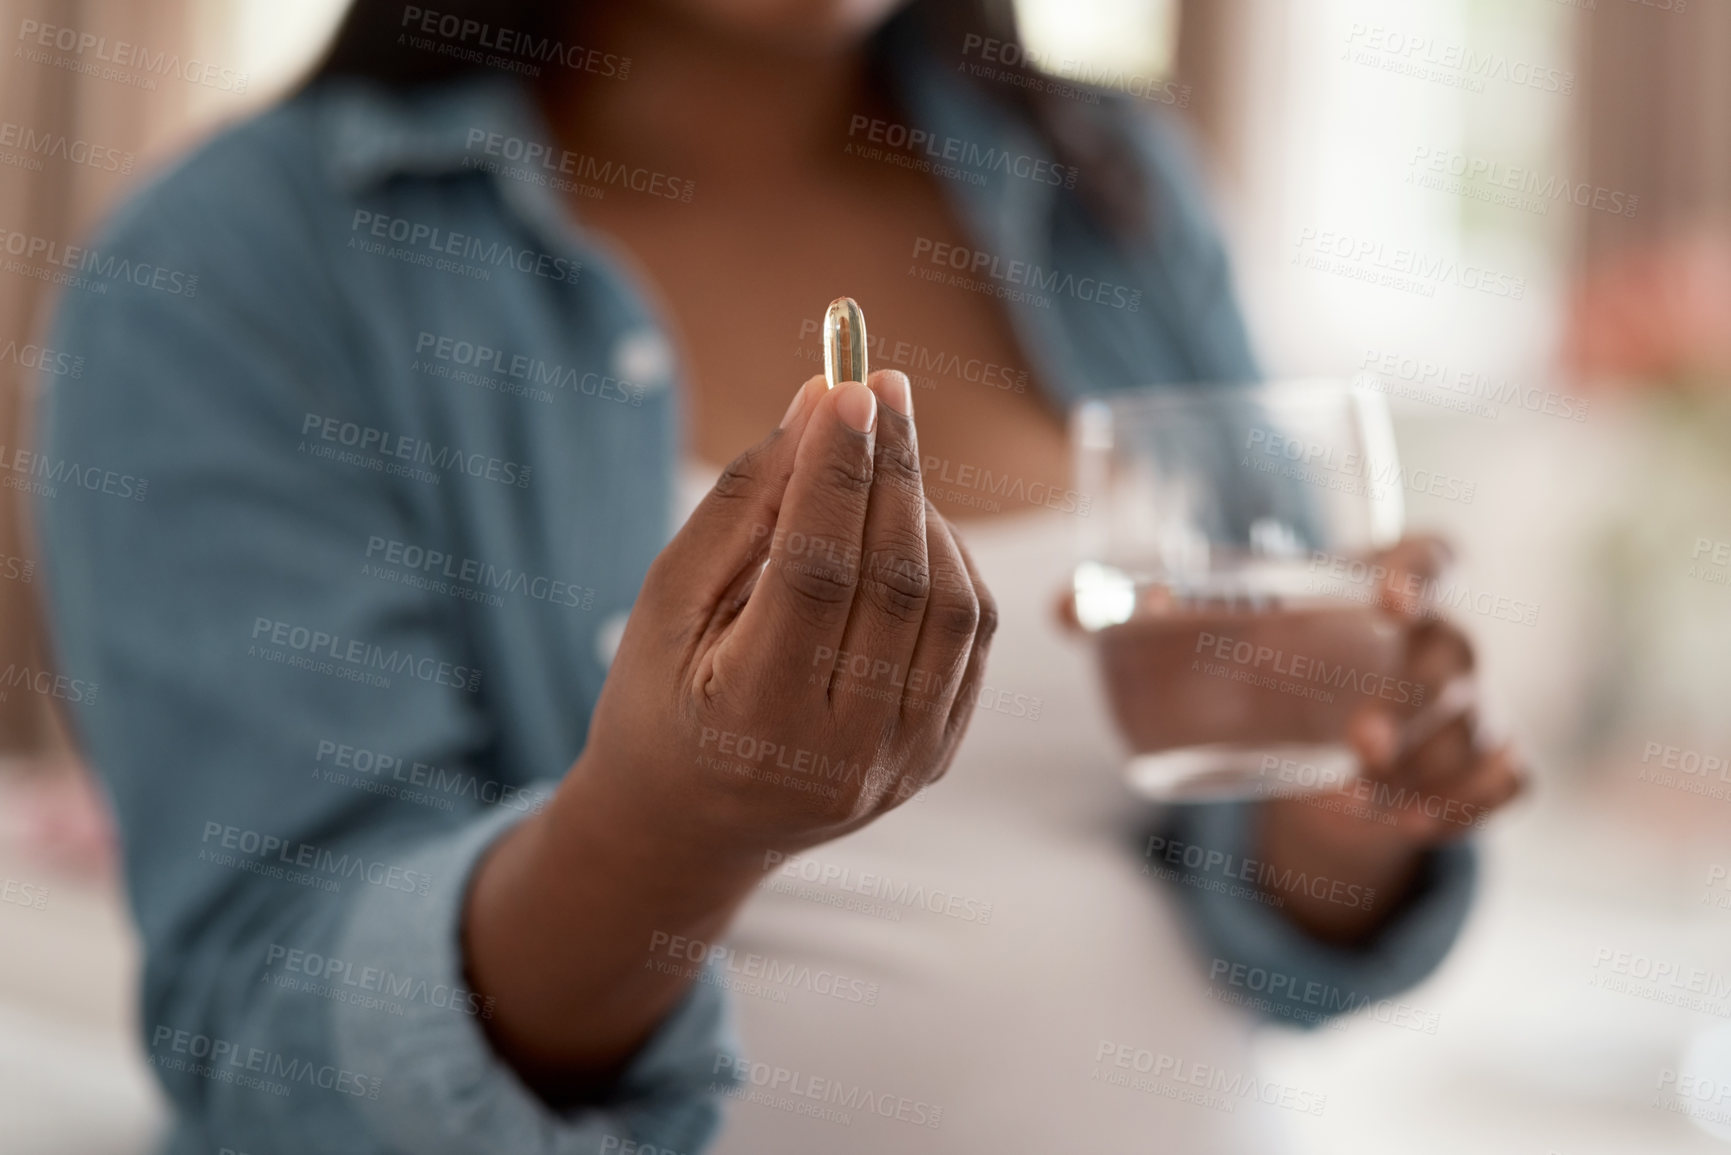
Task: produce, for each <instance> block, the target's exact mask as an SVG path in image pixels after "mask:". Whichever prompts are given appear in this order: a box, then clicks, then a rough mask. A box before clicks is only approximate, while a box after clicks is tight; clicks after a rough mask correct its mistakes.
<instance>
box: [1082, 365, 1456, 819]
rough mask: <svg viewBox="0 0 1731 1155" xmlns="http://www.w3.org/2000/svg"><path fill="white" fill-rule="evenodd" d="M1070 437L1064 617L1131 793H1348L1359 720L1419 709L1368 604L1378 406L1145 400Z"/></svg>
mask: <svg viewBox="0 0 1731 1155" xmlns="http://www.w3.org/2000/svg"><path fill="white" fill-rule="evenodd" d="M1071 427H1072V435H1073V437H1074V439H1075V448H1076V462H1077V465H1076V469H1077V483H1076V488H1077V490H1078V491H1079V492H1080V493H1082V494H1085V495H1087V496H1088V498H1089V500H1090V504H1091V510H1090V514H1089V516H1088V517H1086V518H1079V519H1077V522H1078V525H1079V527H1080V528H1079V534H1080V543H1079V544H1080V560H1079V562H1078V564H1077V566H1076V569H1075V590H1074V593H1075V601H1074V609H1075V614H1076V618H1077V620H1078V621H1079V622H1080V624H1081V625H1082V627H1083V628H1084V629H1085V630H1087V631H1090V632H1091V633H1092V634H1093V635H1094V642H1095V645H1096V649H1097V653H1098V656H1099V660H1100V665H1101V673H1102V677H1103V679H1104V682H1105V687H1106V691H1107V694H1108V697H1109V698H1110V700H1111V703H1112V710H1113V714H1114V717H1115V718H1116V720H1117V722H1118V726H1119V729H1120V730H1121V732H1122V733H1123V734H1124V736H1125V738H1126V739H1127V741H1128V742H1129V745H1130V748H1131V750H1132V752H1133V754H1132V758H1131V762H1130V765H1129V767H1128V774H1129V777H1130V780H1131V782H1132V784H1133V785H1134V786H1135V787H1136V789H1138V790H1139V791H1140V792H1142V793H1144V794H1146V795H1149V796H1151V797H1155V798H1160V799H1166V800H1175V801H1183V800H1197V801H1199V800H1204V799H1217V798H1232V797H1248V796H1257V795H1261V794H1265V793H1274V792H1279V791H1294V792H1298V791H1307V790H1315V789H1328V788H1331V787H1335V786H1339V785H1342V784H1344V783H1345V782H1346V781H1347V780H1348V779H1349V778H1350V777H1351V776H1352V774H1353V773H1354V768H1355V766H1356V759H1355V758H1354V756H1353V754H1352V751H1351V749H1350V747H1349V746H1348V745H1347V743H1346V728H1347V724H1348V721H1349V720H1350V718H1351V717H1352V716H1353V714H1354V712H1355V711H1357V710H1358V709H1360V708H1362V707H1364V706H1367V705H1378V706H1381V707H1383V708H1386V709H1390V710H1393V711H1396V712H1397V713H1398V712H1400V711H1401V710H1402V709H1403V707H1404V706H1412V705H1416V703H1417V701H1418V699H1419V698H1422V691H1417V692H1416V693H1415V688H1414V687H1412V686H1411V685H1410V684H1409V683H1406V682H1404V681H1403V680H1402V679H1401V678H1400V663H1401V660H1402V655H1403V641H1402V633H1401V629H1400V626H1399V624H1398V623H1397V622H1395V621H1394V620H1393V619H1392V618H1391V617H1390V616H1389V615H1387V614H1385V613H1383V612H1381V611H1379V610H1378V609H1377V608H1376V604H1375V603H1376V600H1377V596H1378V591H1377V588H1376V585H1375V580H1374V579H1375V574H1376V570H1375V568H1374V565H1375V563H1374V558H1375V556H1376V554H1377V552H1378V551H1380V550H1382V549H1384V548H1386V547H1387V546H1390V545H1392V544H1393V543H1394V542H1395V541H1396V540H1397V539H1398V538H1399V536H1400V533H1401V523H1402V520H1403V517H1404V503H1403V501H1402V477H1401V472H1400V463H1399V457H1398V455H1397V453H1396V451H1395V443H1394V433H1393V428H1392V426H1391V425H1390V422H1389V417H1388V411H1387V408H1386V406H1385V405H1384V403H1383V399H1382V397H1381V395H1380V394H1378V393H1376V392H1373V391H1371V390H1367V389H1364V388H1361V387H1355V386H1353V385H1351V384H1349V383H1347V382H1343V381H1335V380H1308V381H1278V382H1263V383H1256V384H1250V385H1228V386H1219V385H1184V386H1157V387H1150V388H1145V389H1139V390H1134V391H1131V392H1128V393H1123V394H1117V395H1114V396H1112V397H1109V398H1105V399H1099V400H1090V401H1086V402H1083V403H1082V404H1081V405H1079V406H1078V407H1077V408H1076V410H1075V411H1074V413H1073V414H1072V420H1071ZM1403 698H1404V699H1405V701H1404V702H1403Z"/></svg>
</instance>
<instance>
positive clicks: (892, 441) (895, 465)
mask: <svg viewBox="0 0 1731 1155" xmlns="http://www.w3.org/2000/svg"><path fill="white" fill-rule="evenodd" d="M871 377H872V379H871V381H870V383H869V384H870V387H871V390H872V392H873V393H875V394H876V395H877V397H878V401H879V405H878V427H877V449H876V460H875V462H874V464H873V473H872V490H871V500H870V503H869V504H868V506H867V508H866V519H865V538H864V542H863V545H862V559H863V560H862V564H861V569H860V581H859V591H858V593H857V594H856V595H855V596H854V603H853V613H852V615H851V616H850V617H849V619H848V623H847V632H846V634H845V635H844V636H843V639H842V643H841V651H842V656H841V657H839V658H838V660H837V665H836V667H835V672H834V675H833V677H832V678H831V679H830V692H831V696H832V698H833V696H834V695H835V694H836V693H837V692H845V691H846V688H847V686H848V684H849V683H853V684H855V685H854V688H856V689H858V690H862V691H864V692H867V693H870V694H873V695H882V694H894V693H896V692H897V690H898V688H903V689H904V690H905V692H908V693H912V692H916V690H917V686H916V685H915V683H916V681H917V679H918V678H919V677H920V674H919V672H918V671H917V670H911V669H910V668H909V667H910V664H911V661H912V658H913V653H914V645H915V643H916V642H917V641H918V639H919V636H920V624H921V622H923V621H924V620H925V615H926V605H927V603H928V601H929V600H930V596H931V588H932V578H931V571H930V567H929V565H928V562H927V558H926V498H925V490H924V488H923V486H922V484H921V481H920V456H919V445H918V442H917V440H916V437H915V433H914V422H913V393H912V390H911V389H910V388H909V385H908V379H907V378H906V377H905V376H903V375H902V374H900V373H897V372H894V371H889V372H883V373H873V374H872V375H871Z"/></svg>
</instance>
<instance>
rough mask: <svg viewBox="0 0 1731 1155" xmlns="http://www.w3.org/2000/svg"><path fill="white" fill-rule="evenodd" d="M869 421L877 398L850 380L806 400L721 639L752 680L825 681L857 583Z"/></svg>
mask: <svg viewBox="0 0 1731 1155" xmlns="http://www.w3.org/2000/svg"><path fill="white" fill-rule="evenodd" d="M877 422H878V403H877V397H876V395H874V394H873V393H872V391H871V390H870V389H867V388H866V387H865V386H864V385H861V384H859V383H858V382H849V383H847V384H844V385H840V386H837V387H836V388H835V389H833V390H830V391H828V392H826V393H824V394H822V395H821V396H820V397H818V398H817V400H816V401H815V402H813V403H812V407H811V415H810V418H809V420H808V422H807V424H806V426H805V431H804V435H803V436H802V437H801V438H800V441H799V447H798V449H797V451H796V452H795V455H794V464H793V472H792V474H791V475H790V476H789V477H788V480H787V490H786V493H785V494H784V495H783V497H782V501H781V508H780V511H779V515H778V516H777V517H776V519H775V520H774V522H773V530H771V531H769V533H768V537H769V564H768V566H767V567H765V569H764V571H763V575H762V577H760V578H759V579H758V581H757V586H756V588H755V589H753V590H752V594H751V600H750V601H749V602H748V603H746V606H745V608H744V609H743V610H741V611H740V614H739V620H738V622H737V623H736V626H735V632H734V634H733V636H732V637H730V638H729V639H728V643H729V645H730V648H731V646H732V645H733V644H737V645H738V646H739V647H740V648H741V651H742V653H741V658H742V660H743V661H744V663H745V665H747V666H748V667H749V668H751V669H752V671H753V672H754V674H755V678H756V684H757V685H760V686H776V685H786V684H789V683H792V682H797V683H799V684H801V685H809V684H812V683H815V684H817V685H820V686H825V687H827V686H828V685H829V678H830V673H831V671H832V670H833V669H834V667H835V655H836V653H837V652H838V651H839V650H840V649H841V642H842V636H843V634H844V632H845V630H846V629H847V623H848V617H849V615H850V614H851V612H852V610H853V603H854V596H855V594H856V592H857V591H858V589H859V584H860V568H861V562H862V557H861V552H860V540H861V536H862V534H863V532H864V529H865V521H866V509H867V506H868V504H869V502H870V498H871V491H872V478H873V476H874V466H873V460H872V459H873V455H874V450H875V443H876V438H875V430H876V427H877Z"/></svg>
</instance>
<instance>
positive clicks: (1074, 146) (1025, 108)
mask: <svg viewBox="0 0 1731 1155" xmlns="http://www.w3.org/2000/svg"><path fill="white" fill-rule="evenodd" d="M577 2H578V0H440V4H439V8H438V12H437V16H438V18H439V19H441V20H443V21H456V22H458V23H457V25H456V26H457V27H459V28H464V29H481V28H486V29H489V30H491V31H492V32H493V33H494V34H495V35H496V34H497V33H498V30H502V29H510V30H511V34H512V36H513V41H512V43H514V44H518V45H521V46H523V49H522V52H521V55H520V57H519V60H520V62H521V63H522V64H524V65H526V66H527V67H525V68H524V69H523V73H524V76H525V80H526V82H528V83H531V84H533V83H535V82H536V77H537V76H539V75H542V74H543V73H542V71H541V69H539V68H537V67H535V66H534V64H533V60H534V58H535V57H536V56H537V55H538V53H539V51H543V50H545V48H546V47H547V46H561V47H563V48H570V47H573V46H572V45H570V44H569V43H568V42H567V41H566V40H565V36H566V29H567V28H568V26H569V23H570V20H571V13H572V11H573V9H574V8H575V7H576V3H577ZM590 2H594V0H590ZM627 2H628V0H627ZM407 10H408V8H407V6H405V5H404V4H403V3H402V0H352V3H351V4H350V5H349V9H348V12H347V13H346V14H345V15H344V17H343V20H342V23H341V24H340V25H339V26H338V27H337V32H336V36H335V38H334V39H333V41H332V43H331V46H330V48H329V50H328V51H327V52H326V54H325V56H324V58H323V59H322V60H321V61H320V62H319V64H318V65H317V67H316V68H315V69H314V71H313V73H312V76H311V77H310V79H309V80H308V86H309V87H315V86H317V85H319V84H321V83H324V82H326V81H331V80H337V79H354V80H366V81H370V82H372V83H375V84H380V85H383V86H385V87H387V88H395V89H416V88H425V87H431V86H437V85H441V84H447V83H450V82H452V81H455V80H458V79H460V78H462V77H465V76H468V75H472V74H475V73H480V72H484V71H489V70H492V69H495V68H497V67H499V65H498V63H497V62H496V59H495V60H494V61H489V60H488V54H487V53H486V52H484V51H478V50H471V49H469V48H467V47H465V46H464V45H463V44H461V43H453V42H450V41H448V40H447V41H446V42H445V44H444V45H443V46H444V47H445V48H446V49H448V51H436V52H430V51H427V50H426V48H425V47H418V46H414V45H411V44H409V43H408V41H407V37H408V36H410V35H413V34H414V29H413V28H408V27H405V24H406V21H405V19H404V15H405V13H406V12H407ZM429 15H431V13H429ZM968 36H980V37H985V38H989V39H996V40H1000V41H1003V42H1005V43H1011V44H1013V43H1017V42H1018V37H1017V30H1016V16H1015V6H1014V3H1013V0H913V2H912V3H910V4H908V5H907V6H906V7H904V8H903V9H901V10H900V11H899V12H897V13H896V14H895V15H894V16H892V17H891V18H890V20H889V21H888V22H887V23H886V24H885V26H884V27H883V28H882V29H880V30H879V32H878V33H877V34H876V35H875V36H874V37H873V42H872V49H871V51H872V75H873V76H874V77H875V78H876V80H877V83H878V87H879V89H880V90H881V91H884V92H885V93H886V95H887V94H888V92H889V91H890V87H889V85H888V84H887V83H886V82H887V80H888V78H889V76H890V74H891V73H893V72H894V70H895V69H896V68H897V67H898V65H900V64H902V61H901V59H900V53H901V52H902V51H905V48H904V47H903V46H906V45H909V44H914V43H923V44H925V45H926V46H928V47H936V48H937V49H938V51H939V52H940V53H951V52H954V53H959V52H960V51H961V48H962V45H963V43H964V38H966V37H968ZM584 47H586V48H587V47H590V46H584ZM596 47H604V46H596ZM500 55H502V54H500ZM1008 55H1010V56H1012V57H1014V58H1015V59H1014V62H1013V63H998V62H994V68H995V69H996V71H997V73H998V77H999V80H998V82H996V83H986V82H983V81H974V83H975V84H976V86H977V87H978V89H979V90H980V92H981V93H982V95H984V96H985V98H986V99H988V100H991V101H993V102H995V103H997V104H999V105H1002V106H1005V107H1007V108H1009V109H1010V110H1011V111H1012V112H1013V113H1014V114H1016V115H1018V116H1019V117H1021V118H1022V119H1023V120H1024V121H1025V122H1026V123H1027V124H1028V125H1029V126H1030V127H1031V128H1032V129H1033V130H1034V131H1035V132H1036V133H1037V134H1038V135H1039V136H1040V137H1041V139H1042V140H1044V141H1045V142H1046V144H1047V146H1048V147H1049V148H1050V149H1051V151H1052V153H1053V155H1054V156H1055V157H1057V158H1058V159H1059V160H1060V161H1062V162H1064V163H1067V164H1070V165H1073V166H1075V168H1076V169H1077V170H1078V172H1079V173H1080V174H1081V175H1080V176H1079V178H1078V180H1077V189H1078V192H1079V193H1080V194H1081V195H1082V196H1083V197H1084V198H1086V200H1087V201H1089V202H1090V207H1092V208H1093V209H1094V210H1095V211H1096V212H1097V213H1098V215H1099V216H1100V217H1101V218H1102V219H1103V221H1104V222H1105V223H1106V224H1107V225H1109V226H1110V227H1113V228H1114V229H1115V230H1116V231H1118V232H1120V233H1123V234H1127V235H1138V234H1141V233H1143V232H1145V231H1146V229H1147V227H1148V222H1147V219H1146V213H1147V207H1148V206H1147V203H1146V200H1145V197H1146V194H1147V190H1146V188H1145V182H1144V181H1143V180H1142V177H1141V174H1140V172H1139V171H1138V170H1137V168H1136V166H1135V163H1134V161H1133V159H1132V158H1131V156H1130V153H1129V150H1128V148H1127V147H1126V145H1125V141H1124V128H1125V125H1124V118H1125V116H1126V115H1127V113H1126V112H1125V110H1124V109H1123V108H1122V106H1121V102H1120V101H1118V100H1116V99H1114V94H1112V93H1109V92H1102V93H1100V96H1101V102H1100V103H1099V104H1087V103H1081V102H1078V101H1077V100H1075V99H1074V98H1073V97H1070V96H1067V95H1065V96H1060V95H1058V94H1057V93H1056V92H1054V91H1053V88H1052V86H1050V85H1047V84H1043V83H1041V82H1040V80H1039V77H1038V74H1037V73H1036V72H1035V71H1034V70H1033V69H1032V68H1031V67H1030V66H1029V65H1028V64H1027V63H1026V62H1025V61H1023V60H1022V59H1021V58H1020V54H1019V53H1011V54H1008ZM958 62H959V60H958ZM957 74H958V75H962V76H967V75H968V73H967V72H966V71H965V70H962V71H959V72H958V73H957ZM1006 74H1008V75H1006ZM1067 83H1068V82H1067ZM1069 87H1070V88H1071V89H1072V90H1074V89H1085V88H1086V86H1085V85H1079V84H1077V85H1069Z"/></svg>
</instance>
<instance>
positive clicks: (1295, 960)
mask: <svg viewBox="0 0 1731 1155" xmlns="http://www.w3.org/2000/svg"><path fill="white" fill-rule="evenodd" d="M1254 817H1255V804H1254V803H1248V802H1220V803H1206V804H1201V805H1187V806H1174V807H1172V808H1171V809H1170V811H1168V813H1167V817H1166V820H1165V822H1164V823H1163V824H1162V826H1161V828H1160V830H1159V831H1158V832H1157V833H1155V834H1154V835H1152V836H1151V837H1150V838H1149V839H1148V841H1147V843H1146V845H1145V846H1144V847H1143V850H1144V853H1145V854H1146V855H1147V860H1148V866H1149V870H1150V873H1153V874H1155V875H1157V876H1159V877H1160V878H1162V879H1164V880H1165V881H1166V882H1168V883H1170V884H1171V885H1172V887H1173V894H1174V895H1175V897H1176V898H1177V899H1178V901H1179V904H1180V906H1181V907H1182V908H1183V910H1184V912H1185V915H1186V917H1187V919H1188V921H1189V923H1190V925H1191V926H1192V928H1193V929H1194V930H1195V932H1196V936H1197V939H1198V941H1199V943H1200V944H1201V947H1202V954H1203V956H1204V962H1205V965H1206V968H1207V971H1208V978H1209V981H1210V982H1211V983H1212V984H1213V986H1214V990H1215V993H1216V995H1217V997H1219V998H1220V999H1221V1000H1222V1001H1223V1002H1227V1003H1231V1004H1235V1005H1240V1006H1245V1007H1248V1008H1249V1009H1251V1010H1253V1011H1255V1012H1257V1013H1258V1014H1259V1015H1261V1016H1262V1017H1264V1018H1266V1019H1268V1020H1270V1021H1274V1022H1281V1023H1288V1024H1292V1025H1296V1026H1305V1027H1313V1026H1318V1025H1321V1024H1322V1023H1325V1022H1327V1021H1328V1020H1329V1019H1331V1018H1334V1017H1335V1016H1338V1015H1342V1014H1348V1013H1352V1012H1355V1011H1361V1010H1365V1009H1367V1008H1375V1007H1377V1006H1378V1005H1379V1004H1382V1003H1384V1002H1385V1001H1386V1000H1388V999H1390V997H1391V996H1393V995H1396V994H1398V993H1400V992H1401V991H1403V990H1405V989H1406V988H1408V987H1410V986H1413V985H1414V984H1416V983H1418V982H1419V981H1420V980H1422V979H1423V978H1425V976H1427V975H1429V974H1430V973H1431V972H1432V971H1433V970H1435V969H1436V967H1437V964H1438V963H1440V962H1441V961H1442V959H1443V956H1445V955H1446V954H1448V951H1449V948H1450V947H1451V946H1453V945H1454V940H1455V938H1456V937H1457V936H1458V935H1459V933H1460V929H1461V927H1462V925H1463V924H1464V923H1465V922H1466V916H1467V911H1468V909H1469V908H1470V907H1471V905H1472V895H1473V890H1474V885H1475V882H1476V876H1477V859H1476V852H1475V851H1474V849H1473V848H1472V847H1471V846H1470V845H1469V844H1467V843H1465V842H1459V843H1452V844H1450V845H1447V846H1444V847H1440V848H1438V849H1436V850H1432V851H1430V852H1429V853H1428V854H1427V855H1426V857H1425V861H1424V864H1423V866H1422V868H1421V871H1420V875H1419V879H1418V881H1417V883H1416V885H1415V886H1414V888H1413V890H1412V891H1411V892H1410V893H1409V894H1408V895H1407V897H1406V898H1405V900H1404V901H1403V902H1402V904H1401V906H1400V907H1399V908H1398V909H1397V910H1394V911H1391V912H1390V915H1389V917H1388V919H1387V920H1386V922H1385V923H1384V924H1383V926H1382V928H1381V929H1380V930H1379V931H1378V933H1377V934H1376V935H1375V936H1374V937H1373V938H1372V939H1371V940H1370V941H1369V942H1367V943H1365V944H1364V945H1362V946H1360V947H1357V948H1354V949H1346V948H1342V947H1338V946H1332V945H1330V944H1327V943H1324V942H1321V941H1319V940H1318V939H1315V938H1313V937H1311V936H1310V935H1308V934H1306V933H1305V932H1304V931H1302V930H1300V929H1299V928H1298V927H1297V926H1296V925H1295V924H1294V923H1293V922H1292V921H1291V920H1290V919H1288V918H1287V917H1286V916H1285V915H1283V914H1282V913H1281V912H1280V910H1279V907H1278V906H1277V905H1274V903H1273V901H1271V900H1277V899H1278V897H1279V892H1280V890H1281V889H1285V888H1289V887H1290V886H1305V885H1315V884H1317V880H1311V879H1305V878H1302V877H1294V878H1289V879H1284V880H1283V882H1284V884H1285V885H1284V886H1279V885H1277V886H1275V887H1273V888H1268V887H1264V886H1261V885H1260V884H1259V879H1261V878H1263V876H1264V870H1263V864H1262V863H1259V862H1258V861H1257V859H1256V858H1255V853H1254V839H1253V827H1252V823H1253V820H1254ZM1322 881H1323V883H1324V884H1326V880H1322ZM1340 899H1341V901H1346V902H1367V901H1368V902H1374V898H1373V897H1371V896H1366V895H1363V894H1353V893H1352V892H1351V890H1347V891H1344V892H1343V893H1342V894H1341V895H1340ZM1400 1010H1401V1011H1402V1014H1403V1022H1406V1023H1408V1024H1409V1025H1412V1026H1413V1027H1414V1029H1418V1030H1426V1029H1427V1024H1428V1030H1429V1031H1430V1032H1432V1033H1434V1031H1435V1024H1434V1018H1435V1016H1434V1015H1427V1014H1425V1013H1424V1012H1423V1011H1422V1010H1417V1009H1411V1008H1400Z"/></svg>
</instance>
